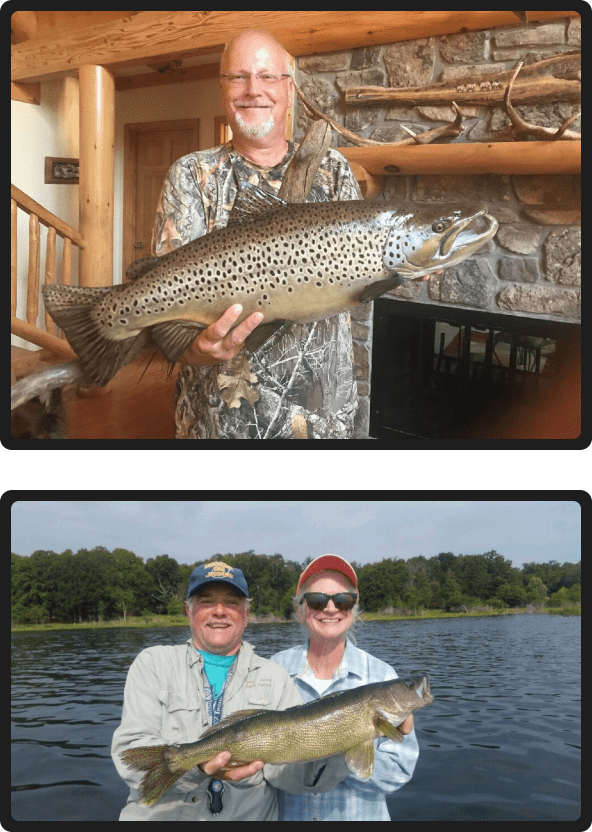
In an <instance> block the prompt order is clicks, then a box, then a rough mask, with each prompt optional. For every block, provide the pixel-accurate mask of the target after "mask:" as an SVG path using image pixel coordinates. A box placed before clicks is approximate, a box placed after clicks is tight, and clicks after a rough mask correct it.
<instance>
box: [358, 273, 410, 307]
mask: <svg viewBox="0 0 592 832" xmlns="http://www.w3.org/2000/svg"><path fill="white" fill-rule="evenodd" d="M400 282H401V277H400V275H398V274H394V275H393V276H392V277H387V278H385V279H384V280H375V281H374V283H370V284H369V285H368V286H366V288H365V289H363V290H362V294H361V295H360V297H359V299H358V303H367V301H369V300H374V299H375V298H379V297H380V296H381V295H384V293H385V292H388V291H389V289H394V288H395V286H398V285H399V283H400Z"/></svg>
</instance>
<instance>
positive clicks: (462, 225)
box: [382, 205, 498, 279]
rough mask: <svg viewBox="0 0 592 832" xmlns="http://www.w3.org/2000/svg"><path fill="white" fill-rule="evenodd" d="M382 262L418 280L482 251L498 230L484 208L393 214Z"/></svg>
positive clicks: (407, 276) (496, 224) (495, 222)
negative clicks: (482, 247) (479, 250)
mask: <svg viewBox="0 0 592 832" xmlns="http://www.w3.org/2000/svg"><path fill="white" fill-rule="evenodd" d="M390 224H391V231H390V233H389V236H388V238H387V241H386V244H385V247H384V251H383V255H382V259H383V262H384V265H385V266H386V267H387V269H389V271H394V272H397V274H399V275H401V276H402V277H406V278H411V279H413V278H417V277H421V276H423V275H426V274H431V273H432V272H435V271H439V270H440V269H444V268H447V267H448V266H454V265H456V264H457V263H460V261H461V260H464V259H465V258H466V257H469V256H470V255H471V254H473V253H474V252H475V251H477V249H479V248H481V246H482V245H484V244H485V243H486V242H487V241H488V240H491V238H492V237H493V236H494V234H495V233H496V231H497V228H498V222H497V220H496V219H495V217H492V216H491V215H490V214H488V213H487V208H486V207H485V206H483V205H472V206H471V205H469V206H461V205H447V206H438V207H434V208H417V209H415V210H413V211H409V212H408V213H405V214H401V212H400V208H399V209H396V210H393V211H392V215H391V222H390Z"/></svg>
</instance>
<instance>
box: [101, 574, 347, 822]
mask: <svg viewBox="0 0 592 832" xmlns="http://www.w3.org/2000/svg"><path fill="white" fill-rule="evenodd" d="M185 607H186V612H187V615H188V616H189V622H190V627H191V638H190V639H188V640H187V643H186V644H180V645H176V646H159V647H148V648H147V649H146V650H142V652H141V653H140V654H139V655H138V656H137V657H136V659H135V660H134V662H133V663H132V665H131V667H130V669H129V672H128V676H127V681H126V684H125V692H124V702H123V714H122V719H121V725H120V726H119V727H118V728H117V729H116V731H115V733H114V735H113V743H112V747H111V755H112V757H113V761H114V763H115V766H116V768H117V771H118V772H119V774H120V776H121V777H122V778H123V779H124V780H125V782H126V783H127V784H128V785H129V786H130V796H129V798H128V802H127V805H126V806H125V807H124V809H123V810H122V812H121V815H120V818H119V819H120V820H140V821H142V820H162V821H164V820H193V821H195V820H212V819H213V818H214V816H217V815H220V817H219V818H218V819H219V820H224V819H228V820H241V821H245V820H277V817H278V812H277V796H276V789H275V788H274V786H275V787H277V788H281V789H284V790H290V791H292V790H294V789H295V790H296V791H301V790H302V791H310V790H313V789H314V791H315V792H319V791H325V790H329V789H332V788H333V787H334V785H335V783H336V782H338V781H339V779H342V778H343V777H344V776H345V774H346V773H347V767H346V766H345V761H344V760H343V757H342V756H341V755H336V756H335V757H331V758H328V760H330V761H331V763H330V764H327V763H328V760H327V759H324V760H316V761H314V762H312V763H299V764H295V765H290V766H269V765H268V766H266V767H265V772H263V771H262V769H263V762H262V761H261V760H255V761H254V762H252V763H250V764H249V765H246V766H238V767H236V768H232V769H230V770H229V771H222V770H221V769H222V768H223V767H224V766H226V765H227V764H228V762H229V760H230V758H231V754H230V752H228V751H222V752H221V753H220V754H218V755H217V756H216V757H214V758H213V759H211V760H209V761H208V762H206V763H202V764H201V765H199V766H197V767H196V768H194V769H192V770H191V771H189V772H188V773H187V774H186V775H184V776H183V777H182V778H180V779H179V780H177V781H176V783H175V784H174V785H173V786H171V788H169V789H168V790H167V791H166V792H165V793H164V794H163V796H162V797H161V798H160V799H159V800H158V801H157V802H156V803H155V804H154V805H153V806H150V807H147V806H144V805H142V804H141V802H140V793H139V785H140V781H141V779H142V773H140V772H137V771H134V770H132V769H130V768H128V767H127V766H126V765H125V764H124V763H123V762H122V761H121V759H120V757H119V755H120V754H121V752H122V751H125V750H126V749H127V748H133V747H136V746H147V745H162V744H163V743H170V744H173V743H175V744H176V743H190V742H196V741H197V740H198V739H199V737H200V736H201V735H202V734H203V732H204V731H205V730H206V729H207V728H208V727H209V726H211V725H215V724H216V723H217V722H218V721H219V720H220V719H224V718H226V717H228V716H230V715H231V714H233V713H235V712H237V711H241V710H245V709H255V708H269V709H270V710H278V711H282V710H284V709H285V708H290V707H292V706H293V705H301V704H302V698H301V697H300V694H299V693H298V692H297V690H296V687H295V685H294V683H293V681H292V680H291V678H290V675H289V673H288V672H287V671H286V670H284V669H283V668H281V667H279V665H277V664H275V662H272V661H270V660H269V659H264V658H262V657H261V656H257V655H256V654H255V653H254V652H253V648H252V647H251V645H250V644H249V643H248V642H246V641H243V640H242V636H243V632H244V630H245V628H246V626H247V620H248V615H249V588H248V586H247V582H246V580H245V576H244V575H243V573H242V572H241V570H240V569H237V568H236V567H233V566H229V565H228V564H226V563H222V562H221V561H216V562H214V563H206V564H204V565H202V566H198V567H196V568H195V569H194V570H193V572H192V573H191V576H190V578H189V586H188V590H187V601H186V602H185ZM239 781H240V782H239ZM246 787H248V788H246Z"/></svg>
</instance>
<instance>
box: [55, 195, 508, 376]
mask: <svg viewBox="0 0 592 832" xmlns="http://www.w3.org/2000/svg"><path fill="white" fill-rule="evenodd" d="M497 226H498V224H497V221H496V220H495V219H494V218H493V217H492V216H490V215H488V214H487V208H485V207H483V206H454V205H452V206H451V205H445V206H434V207H428V208H416V207H413V206H411V207H409V208H408V209H403V208H401V206H400V205H395V204H393V203H388V202H364V201H351V202H313V203H287V202H285V201H284V200H283V199H281V198H280V197H278V196H277V195H275V194H271V193H268V192H267V191H263V190H262V189H261V188H258V187H256V186H254V185H250V184H248V183H245V184H243V186H242V188H241V190H240V191H239V194H238V196H237V199H236V201H235V205H234V208H233V210H232V211H231V213H230V218H229V222H228V226H227V227H226V228H222V229H219V230H217V231H213V232H212V233H210V234H206V235H205V236H203V237H199V238H198V239H197V240H193V241H192V242H190V243H187V244H186V245H184V246H181V247H180V248H178V249H175V251H172V252H170V253H169V254H165V255H163V256H162V257H152V258H147V262H145V263H140V264H138V263H137V262H136V263H133V264H132V267H131V268H132V272H133V273H134V275H135V277H134V279H133V280H132V281H131V282H130V283H125V284H122V285H119V286H113V287H104V288H99V287H93V288H91V287H88V288H85V287H78V288H77V287H72V286H56V285H45V286H44V287H43V297H44V299H45V308H46V309H47V311H48V312H49V314H50V315H51V317H52V318H53V320H54V321H55V322H56V323H57V325H58V326H59V327H60V328H61V329H62V330H63V331H64V334H65V336H66V338H67V339H68V341H69V343H70V345H71V346H72V348H73V349H74V351H75V352H76V354H77V356H78V358H79V359H80V362H81V364H82V366H83V368H84V370H85V372H86V374H87V376H88V377H89V378H90V380H91V381H92V382H94V383H95V384H98V385H104V384H106V383H107V382H108V381H109V380H110V379H111V378H112V377H113V376H114V375H115V373H116V372H117V371H118V370H120V369H121V367H123V366H125V365H126V364H128V363H129V362H130V361H132V360H133V359H134V358H135V357H136V356H137V355H138V354H139V353H140V352H141V351H142V350H143V349H145V348H147V347H152V348H154V346H157V347H158V348H159V349H160V350H161V352H162V353H163V354H164V355H165V356H166V358H167V359H168V360H169V361H171V362H174V361H176V360H177V359H179V358H180V357H181V356H182V355H183V353H184V352H185V350H186V349H187V348H188V347H189V346H190V345H191V343H192V342H193V340H194V339H195V338H196V336H197V335H198V334H199V332H200V331H201V330H203V329H204V328H205V327H206V326H209V324H211V323H213V322H214V321H216V320H217V319H218V318H219V317H220V316H221V315H222V313H223V312H225V310H226V309H227V308H228V307H229V306H231V305H232V304H234V303H240V304H242V307H243V312H242V314H241V317H240V318H239V319H238V321H237V322H236V323H237V324H238V323H240V321H242V320H244V318H246V317H247V316H248V315H250V314H251V313H252V312H263V313H264V316H265V317H264V320H263V322H262V323H261V324H259V326H258V327H257V329H255V330H254V331H253V332H252V333H251V334H250V335H249V337H248V338H247V340H246V342H245V344H246V347H247V349H248V350H249V351H251V352H252V351H254V350H257V349H259V347H261V346H262V345H263V344H264V343H265V341H267V339H268V338H270V337H271V336H272V335H273V334H274V333H275V332H277V331H278V330H279V329H280V328H282V327H283V326H285V325H286V324H288V323H303V322H307V321H314V320H319V319H322V318H328V317H331V316H332V315H336V314H338V313H339V312H344V311H345V310H347V309H350V308H352V307H354V306H356V304H358V303H362V302H364V301H368V300H372V299H373V298H376V297H378V296H379V295H382V294H383V293H384V292H387V291H388V290H389V289H392V288H393V286H395V285H397V284H398V283H399V282H400V277H403V278H414V277H419V276H422V275H426V274H430V273H432V272H434V271H437V270H438V269H442V268H444V267H445V266H453V265H455V264H456V263H459V262H460V261H461V260H464V258H465V257H468V256H469V255H471V254H473V252H475V251H476V250H477V249H478V248H480V247H481V246H482V245H483V244H484V243H485V242H487V240H490V239H491V238H492V237H493V235H494V234H495V232H496V231H497ZM235 325H236V324H235Z"/></svg>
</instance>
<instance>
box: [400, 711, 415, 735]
mask: <svg viewBox="0 0 592 832" xmlns="http://www.w3.org/2000/svg"><path fill="white" fill-rule="evenodd" d="M397 728H398V729H399V731H400V732H401V733H402V734H410V733H411V732H412V731H413V714H411V715H410V716H408V717H407V719H404V720H403V722H402V723H401V724H400V725H397Z"/></svg>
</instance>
